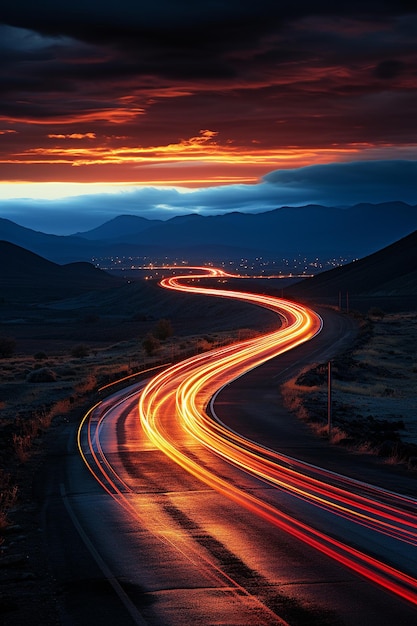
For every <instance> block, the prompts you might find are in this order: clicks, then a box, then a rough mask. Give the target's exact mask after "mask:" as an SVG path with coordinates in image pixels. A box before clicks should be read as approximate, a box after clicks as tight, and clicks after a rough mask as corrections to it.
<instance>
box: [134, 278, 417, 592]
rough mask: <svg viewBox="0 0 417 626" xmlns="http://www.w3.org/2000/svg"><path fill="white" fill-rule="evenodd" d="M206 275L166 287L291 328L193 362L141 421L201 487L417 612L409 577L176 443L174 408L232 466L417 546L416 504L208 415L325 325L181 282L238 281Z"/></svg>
mask: <svg viewBox="0 0 417 626" xmlns="http://www.w3.org/2000/svg"><path fill="white" fill-rule="evenodd" d="M193 269H194V270H195V269H198V268H193ZM201 270H203V271H204V273H203V274H199V275H195V274H193V275H190V276H185V277H184V276H183V277H170V278H165V279H163V280H162V281H161V285H162V286H163V287H165V288H167V289H174V290H177V291H184V292H188V293H189V292H192V293H199V294H206V295H212V296H216V297H224V298H234V299H239V300H243V301H246V302H252V303H254V304H257V305H260V306H264V307H266V308H268V309H271V310H273V311H275V312H276V313H277V314H278V315H279V316H280V318H281V320H282V321H283V324H282V326H281V327H280V328H279V329H278V330H276V331H274V332H271V333H268V334H266V335H263V336H262V337H257V338H255V339H249V340H246V341H243V342H239V343H237V344H234V345H232V346H228V347H226V348H221V349H217V350H213V351H211V352H209V353H206V354H204V355H198V356H196V357H193V358H191V359H188V360H187V361H184V362H183V363H180V364H178V365H174V366H173V367H171V368H169V369H167V370H166V371H164V372H162V373H161V374H159V375H158V376H156V377H155V378H153V379H152V380H151V381H150V382H149V384H148V385H147V386H146V387H145V389H144V390H143V392H142V394H141V396H140V400H139V414H140V419H141V423H142V427H143V429H144V430H145V432H146V433H147V435H148V437H149V438H150V440H151V441H152V442H153V443H154V444H155V445H156V446H157V447H158V448H159V449H161V450H162V451H163V452H165V454H167V455H168V456H169V457H170V458H171V459H172V460H173V461H175V462H176V463H177V464H179V465H180V466H181V467H183V468H184V469H186V470H187V471H188V472H190V473H191V474H192V475H194V476H196V477H197V478H198V479H199V480H201V481H203V482H204V483H206V484H208V485H210V486H211V487H213V488H214V489H216V490H218V491H219V492H221V493H223V494H224V495H226V496H227V497H229V498H231V499H232V500H234V501H235V502H238V503H239V504H240V505H242V506H244V507H246V508H247V509H249V510H250V511H252V512H254V513H256V514H258V515H260V516H261V517H263V518H264V519H267V520H268V521H270V522H271V523H273V524H274V525H276V526H278V527H279V528H282V529H283V530H285V531H286V532H288V533H290V534H291V535H294V536H296V537H297V538H298V539H301V540H302V541H304V542H306V543H307V544H309V545H311V546H313V547H314V548H316V549H318V550H320V551H321V552H323V553H325V554H326V555H328V556H330V557H332V558H334V559H336V560H337V561H339V562H341V563H343V564H344V565H345V566H347V567H348V568H350V569H351V570H353V571H355V572H357V573H359V574H360V575H362V576H365V577H366V578H368V579H370V580H372V581H373V582H375V583H377V584H379V585H381V586H383V587H384V588H386V589H388V590H389V591H391V592H393V593H395V594H397V595H399V596H401V597H402V598H404V599H406V600H408V601H410V602H412V603H413V604H417V580H416V578H415V577H414V575H412V574H410V573H407V572H402V571H400V570H399V569H397V568H395V567H393V566H392V565H390V564H386V563H384V562H383V561H379V560H378V559H376V558H374V557H373V556H371V555H368V554H366V553H365V552H362V551H361V550H358V549H356V548H354V547H351V546H349V545H348V544H345V543H343V542H341V541H339V540H337V539H335V538H332V537H330V536H328V535H326V534H325V533H323V532H321V531H319V530H317V529H315V528H313V527H311V526H309V525H308V524H305V523H303V522H301V521H299V520H297V519H296V518H294V517H292V516H289V515H287V514H284V513H283V512H281V511H279V510H278V509H277V508H276V507H274V506H273V505H271V504H268V503H267V502H265V501H263V500H260V499H259V498H257V497H255V496H254V495H252V494H250V493H246V492H245V491H243V490H242V489H240V488H238V487H235V486H233V485H232V484H230V483H229V482H228V481H225V480H224V479H222V478H221V477H219V476H217V475H216V474H215V473H214V472H212V471H210V470H208V469H207V468H206V467H201V466H200V465H198V463H196V462H195V461H194V460H193V459H192V458H190V457H189V456H188V455H187V454H186V453H185V452H184V451H183V450H182V449H179V447H178V442H176V441H175V439H173V438H172V437H171V435H170V432H169V428H167V426H166V425H165V423H164V419H163V415H164V413H165V412H166V411H170V410H172V406H175V415H176V419H177V420H178V422H179V423H180V425H181V426H182V428H183V429H184V431H185V432H186V433H187V434H188V435H190V436H191V437H193V438H195V439H197V440H198V441H199V442H200V443H201V444H202V445H204V446H205V447H207V448H208V449H210V450H211V451H212V452H214V453H215V454H216V455H219V456H221V457H222V458H224V459H226V460H227V461H228V462H229V463H231V464H233V465H234V466H236V467H238V468H240V469H242V470H244V471H245V472H247V473H249V474H251V475H253V476H255V477H256V478H259V479H260V480H262V481H264V482H266V483H267V484H269V485H273V486H274V487H275V488H278V489H280V490H282V491H285V492H287V493H291V494H293V495H295V496H296V497H297V498H300V499H302V500H303V501H306V502H309V503H314V504H315V505H316V506H318V507H320V508H321V509H324V510H326V511H329V512H332V513H335V514H336V515H337V516H338V517H342V518H344V519H345V520H348V521H349V522H352V523H353V522H354V523H356V524H359V525H361V526H364V527H366V528H368V529H370V530H372V531H373V532H375V533H381V534H383V535H384V536H388V537H390V538H391V539H393V540H395V541H401V542H403V543H406V544H410V545H412V546H417V524H416V519H417V518H416V512H417V501H416V500H414V499H413V498H407V497H405V496H401V495H399V494H393V493H391V492H387V491H385V490H383V489H380V488H376V487H373V486H371V485H365V484H364V483H360V482H358V481H354V480H351V479H349V478H347V477H342V476H340V475H337V474H334V473H332V472H329V471H326V470H323V469H321V468H318V467H314V466H311V465H308V464H306V463H302V462H300V461H297V460H296V459H293V458H291V457H287V456H285V455H280V454H278V453H276V452H274V451H273V450H269V449H267V448H264V447H262V446H260V445H259V444H257V443H256V442H253V441H250V440H248V439H245V438H244V437H242V436H240V435H239V434H238V433H235V432H233V431H231V430H229V429H227V428H226V427H225V426H224V425H223V424H221V423H219V422H218V421H217V422H216V421H215V420H214V419H212V418H210V417H209V416H208V414H207V406H208V404H209V401H210V398H211V397H212V396H213V394H214V393H215V392H216V391H217V390H218V389H219V388H221V387H223V386H224V385H226V384H228V383H229V382H231V381H232V380H235V379H236V378H238V377H239V376H241V375H243V374H244V373H246V372H247V371H249V370H250V369H253V368H255V367H257V366H258V365H260V364H262V363H264V362H265V361H267V360H268V359H271V358H273V357H275V356H277V355H279V354H281V353H283V352H285V351H287V350H290V349H292V348H294V347H295V346H297V345H299V344H300V343H303V342H305V341H308V340H309V339H311V338H312V337H314V336H315V335H316V334H317V333H318V332H320V330H321V327H322V322H321V319H320V317H319V316H318V315H317V314H316V313H314V312H313V311H311V310H309V309H307V308H306V307H303V306H301V305H299V304H296V303H293V302H289V301H286V300H283V299H278V298H274V297H271V296H264V295H259V294H251V293H244V292H240V291H227V290H223V289H212V288H207V287H206V288H204V287H201V286H195V285H190V284H187V283H184V282H183V281H184V280H192V281H195V280H196V279H198V278H203V277H204V278H206V277H207V276H211V277H219V278H227V277H228V276H230V275H229V274H227V273H226V272H224V271H222V270H217V269H215V268H201ZM174 398H175V404H173V399H174ZM181 448H182V446H181ZM406 569H407V568H406Z"/></svg>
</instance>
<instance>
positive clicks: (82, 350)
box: [71, 344, 90, 359]
mask: <svg viewBox="0 0 417 626" xmlns="http://www.w3.org/2000/svg"><path fill="white" fill-rule="evenodd" d="M89 354H90V348H88V346H85V345H84V344H80V345H79V346H74V348H73V349H72V350H71V355H72V356H73V357H74V358H75V359H83V358H84V357H86V356H88V355H89Z"/></svg>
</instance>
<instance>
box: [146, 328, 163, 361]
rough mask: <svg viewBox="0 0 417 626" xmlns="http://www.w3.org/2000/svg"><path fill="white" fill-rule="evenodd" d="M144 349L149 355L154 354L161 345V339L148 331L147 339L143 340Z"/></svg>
mask: <svg viewBox="0 0 417 626" xmlns="http://www.w3.org/2000/svg"><path fill="white" fill-rule="evenodd" d="M142 346H143V349H144V350H145V352H146V354H147V355H148V356H152V355H153V354H154V353H155V352H156V351H157V350H158V349H159V348H160V346H161V344H160V343H159V340H158V339H157V338H156V337H154V336H153V335H151V334H150V333H148V334H147V335H146V337H145V339H144V340H143V341H142Z"/></svg>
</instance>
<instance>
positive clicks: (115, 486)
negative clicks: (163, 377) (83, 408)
mask: <svg viewBox="0 0 417 626" xmlns="http://www.w3.org/2000/svg"><path fill="white" fill-rule="evenodd" d="M138 393H140V392H138V391H135V392H133V393H129V394H127V395H124V396H123V397H122V398H121V399H120V400H119V401H118V402H117V403H115V404H113V403H112V404H111V405H110V406H109V407H107V408H106V404H105V403H104V402H103V401H100V402H98V403H97V404H95V405H94V406H93V407H91V408H90V409H89V411H87V413H86V414H85V415H84V417H83V419H82V421H81V423H80V425H79V427H78V432H77V445H78V449H79V452H80V455H81V457H82V459H83V461H84V463H85V465H86V466H87V468H88V470H89V471H90V473H91V474H92V476H93V477H94V478H95V480H96V481H97V482H98V483H99V485H100V486H101V487H102V488H103V489H104V491H106V492H107V493H108V494H109V495H110V496H111V497H112V498H113V499H114V501H115V502H116V503H117V505H118V506H120V507H121V508H122V509H123V510H124V511H126V513H127V514H128V515H129V516H130V517H132V518H133V519H135V520H137V521H138V522H139V524H141V523H143V519H142V518H141V513H140V510H138V508H137V506H135V504H134V502H133V501H132V496H134V495H135V494H134V492H133V491H132V489H131V488H130V487H129V485H127V483H126V482H125V481H124V480H123V479H122V478H121V477H120V475H119V474H118V473H117V471H116V470H115V469H114V468H113V466H112V465H111V463H110V462H109V461H108V459H107V458H106V455H105V453H104V450H103V448H102V446H101V442H100V431H101V427H102V425H103V423H104V421H105V420H106V418H108V415H109V413H110V412H111V411H113V410H114V409H115V408H117V406H118V405H122V404H125V403H126V402H127V401H128V400H129V399H132V398H135V403H134V404H135V406H136V397H137V394H138ZM83 437H86V439H87V445H85V444H84V443H83ZM84 450H85V452H84ZM87 455H89V456H91V460H89V459H88V456H87ZM152 534H153V536H154V537H155V538H156V539H158V540H159V541H161V542H162V543H163V544H167V545H169V546H170V547H171V548H173V549H174V550H176V551H178V552H180V553H181V554H182V555H183V557H184V558H185V559H187V560H188V561H189V562H190V563H192V564H193V565H194V566H195V567H198V568H200V569H201V568H202V567H204V571H205V575H206V576H207V577H208V578H209V579H210V580H211V581H212V583H213V584H214V585H216V586H218V587H219V588H222V589H223V590H224V593H228V594H229V595H230V597H231V598H232V597H233V598H235V602H236V601H237V600H239V599H241V598H242V597H246V598H248V599H249V601H250V602H251V603H254V605H255V607H256V608H257V610H258V623H259V626H262V625H264V626H267V625H268V626H272V625H273V624H275V625H276V626H289V624H288V623H287V622H286V621H284V620H283V619H281V618H280V617H279V616H277V615H276V614H275V613H274V612H273V611H272V610H271V609H269V608H268V607H267V606H266V605H264V604H263V603H262V601H261V600H259V599H258V598H257V597H256V596H253V595H252V594H251V593H250V592H249V591H248V590H247V589H246V588H245V587H243V586H242V585H241V584H240V583H238V582H237V581H236V580H235V579H234V578H232V576H230V575H229V574H227V573H226V572H225V571H224V570H223V569H222V568H221V567H219V566H218V565H217V564H216V563H215V562H214V561H213V560H211V559H209V558H208V557H207V556H205V555H204V554H203V553H201V552H196V551H195V550H193V548H192V547H190V545H183V543H182V542H181V541H180V540H179V539H178V538H175V540H173V539H171V537H170V529H168V530H167V532H164V531H163V530H161V529H160V530H159V531H158V532H153V533H152ZM259 609H260V610H261V611H262V612H263V613H264V614H266V616H267V617H266V618H263V617H261V614H260V613H259Z"/></svg>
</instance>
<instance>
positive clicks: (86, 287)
mask: <svg viewBox="0 0 417 626" xmlns="http://www.w3.org/2000/svg"><path fill="white" fill-rule="evenodd" d="M119 284H120V280H119V279H117V278H115V277H113V276H110V275H109V274H106V273H105V272H103V271H102V270H99V269H97V268H96V267H94V266H93V265H92V264H91V263H84V262H80V263H71V264H69V265H57V264H56V263H52V262H51V261H48V260H46V259H44V258H42V257H41V256H39V255H37V254H34V253H33V252H30V251H29V250H26V249H24V248H21V247H20V246H17V245H15V244H13V243H10V242H8V241H0V292H1V297H2V299H3V301H5V302H9V301H14V302H23V301H25V302H29V301H30V302H45V301H49V300H55V299H59V298H63V297H69V296H75V295H77V294H81V293H85V292H87V291H94V290H98V289H106V288H110V287H114V286H117V285H119Z"/></svg>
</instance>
